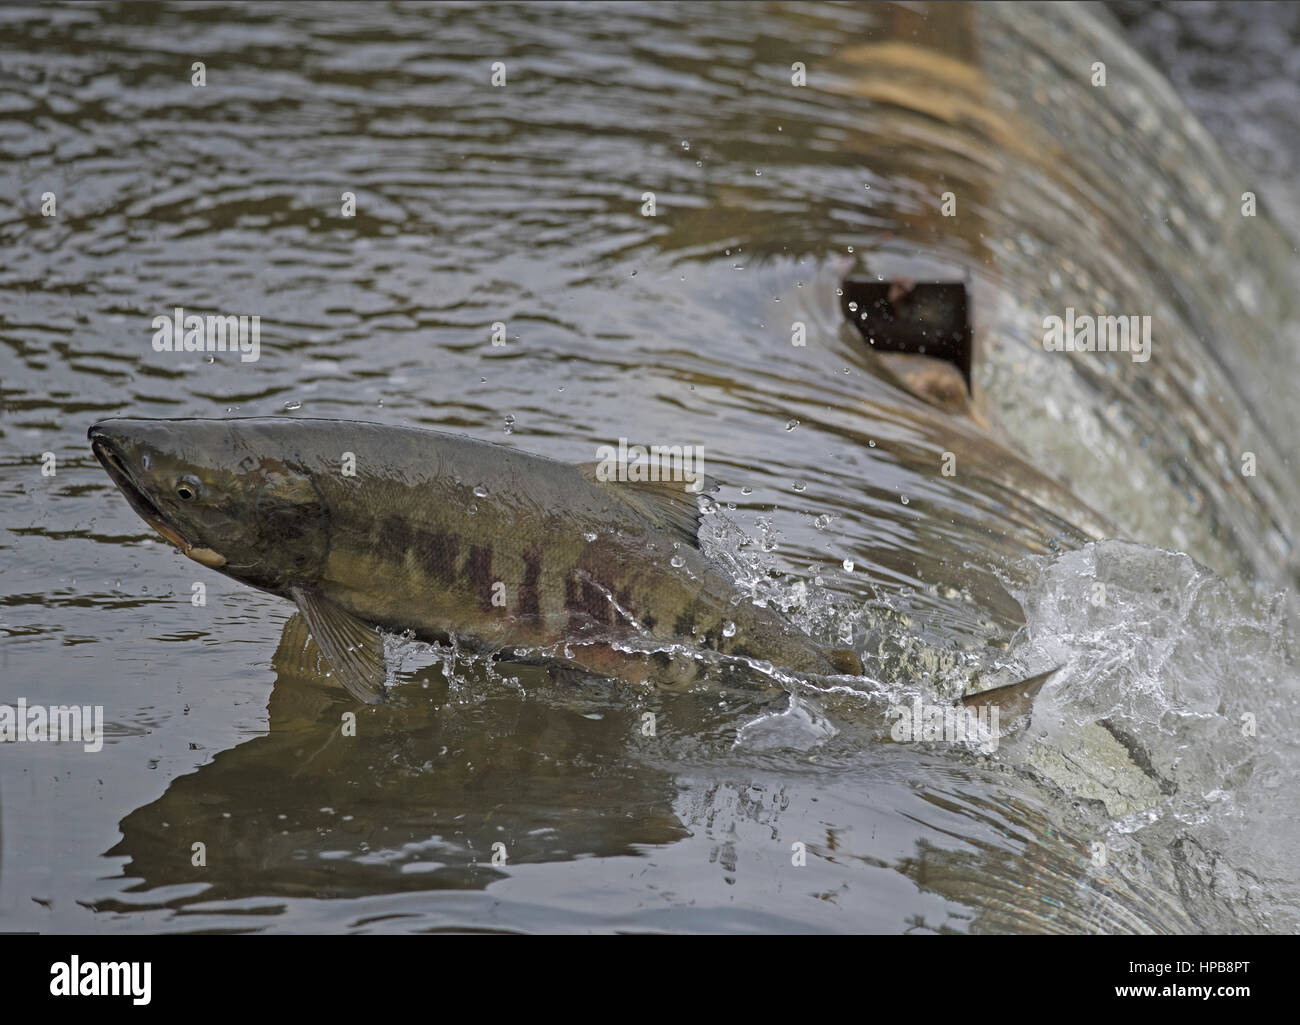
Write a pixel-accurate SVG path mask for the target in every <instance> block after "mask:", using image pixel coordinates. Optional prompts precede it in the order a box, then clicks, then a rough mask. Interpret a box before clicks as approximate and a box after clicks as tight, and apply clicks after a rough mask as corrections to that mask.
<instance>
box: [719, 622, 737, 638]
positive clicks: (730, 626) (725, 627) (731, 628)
mask: <svg viewBox="0 0 1300 1025" xmlns="http://www.w3.org/2000/svg"><path fill="white" fill-rule="evenodd" d="M722 636H723V637H735V636H736V624H735V623H733V622H732V621H731V620H730V619H728V620H727V621H726V622H725V623H723V624H722Z"/></svg>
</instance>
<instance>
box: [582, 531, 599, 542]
mask: <svg viewBox="0 0 1300 1025" xmlns="http://www.w3.org/2000/svg"><path fill="white" fill-rule="evenodd" d="M582 536H583V537H585V538H586V539H587V540H588V541H595V540H596V532H595V531H594V530H589V531H587V532H586V533H585V534H583V535H582Z"/></svg>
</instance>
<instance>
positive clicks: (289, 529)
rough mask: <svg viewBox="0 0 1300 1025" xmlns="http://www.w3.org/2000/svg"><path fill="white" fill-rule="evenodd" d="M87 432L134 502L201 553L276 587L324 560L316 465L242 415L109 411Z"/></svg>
mask: <svg viewBox="0 0 1300 1025" xmlns="http://www.w3.org/2000/svg"><path fill="white" fill-rule="evenodd" d="M88 436H89V438H90V445H91V449H92V450H93V451H94V453H95V457H96V458H97V459H98V460H99V461H100V463H101V464H102V465H103V467H104V469H105V470H107V471H108V475H109V476H110V477H111V478H112V479H113V483H114V484H116V485H117V486H118V488H119V489H120V490H121V491H122V493H123V495H125V496H126V500H127V501H128V502H129V503H130V504H131V508H132V509H134V510H135V511H136V513H137V514H138V515H139V516H140V517H141V519H143V520H144V521H145V522H146V523H148V524H149V525H150V526H151V527H153V528H154V530H156V531H158V533H159V534H161V535H162V536H163V538H165V539H166V540H167V541H169V542H170V543H171V544H174V545H175V546H176V547H177V548H179V549H180V550H181V551H182V552H183V553H184V554H185V555H186V556H188V557H189V558H191V559H193V560H194V561H195V562H198V563H201V564H202V565H204V566H209V567H211V568H212V569H217V570H220V571H221V572H222V573H225V574H227V575H228V576H232V577H234V578H235V579H237V580H240V581H242V582H244V583H247V584H250V585H252V586H254V587H260V588H263V589H264V590H268V591H272V592H275V593H283V592H284V591H285V590H287V588H289V587H291V586H294V585H295V584H301V583H304V582H308V581H310V580H311V579H313V578H314V576H315V574H316V573H317V572H318V571H319V570H320V568H321V567H322V566H323V565H324V562H325V558H326V556H327V554H328V551H329V526H328V525H329V519H328V512H327V509H326V506H325V503H324V500H323V499H322V497H321V495H320V493H319V492H318V490H317V488H316V487H315V485H314V484H313V482H312V476H311V473H310V471H309V470H308V469H306V468H305V467H304V466H302V465H301V464H300V463H299V462H298V461H297V460H295V458H294V457H293V454H292V453H291V452H290V451H287V450H285V449H284V448H283V446H279V447H277V446H276V445H275V444H269V445H268V444H267V443H266V442H267V439H265V438H263V437H261V436H260V435H257V434H256V433H255V432H254V431H253V430H252V429H250V428H246V427H244V426H242V425H241V422H240V421H238V420H135V419H113V420H102V421H100V422H99V423H97V424H95V425H94V426H93V427H91V428H90V430H89V432H88Z"/></svg>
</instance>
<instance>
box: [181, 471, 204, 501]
mask: <svg viewBox="0 0 1300 1025" xmlns="http://www.w3.org/2000/svg"><path fill="white" fill-rule="evenodd" d="M176 497H177V498H179V499H180V500H181V501H182V502H192V501H194V499H196V498H198V497H199V481H198V478H197V477H190V476H185V477H182V478H181V479H180V480H178V481H177V482H176Z"/></svg>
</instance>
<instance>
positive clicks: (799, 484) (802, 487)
mask: <svg viewBox="0 0 1300 1025" xmlns="http://www.w3.org/2000/svg"><path fill="white" fill-rule="evenodd" d="M791 486H792V487H793V488H794V489H795V491H807V490H808V485H807V484H805V483H804V482H803V481H801V480H797V481H795V482H794V484H793V485H791Z"/></svg>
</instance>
